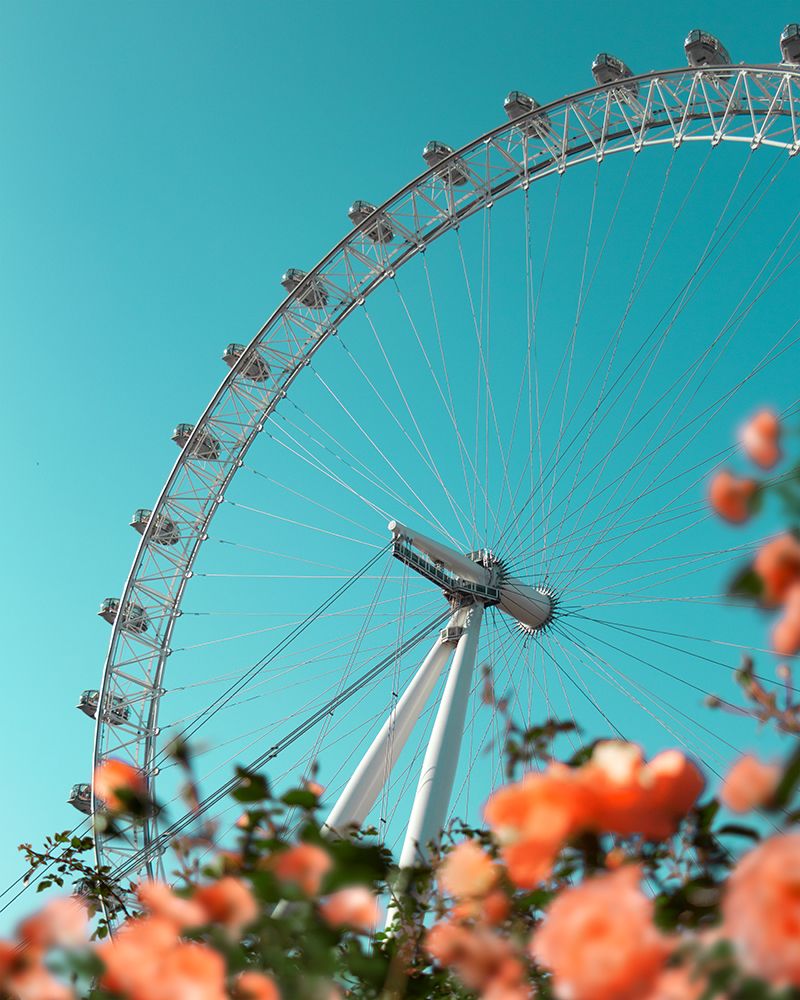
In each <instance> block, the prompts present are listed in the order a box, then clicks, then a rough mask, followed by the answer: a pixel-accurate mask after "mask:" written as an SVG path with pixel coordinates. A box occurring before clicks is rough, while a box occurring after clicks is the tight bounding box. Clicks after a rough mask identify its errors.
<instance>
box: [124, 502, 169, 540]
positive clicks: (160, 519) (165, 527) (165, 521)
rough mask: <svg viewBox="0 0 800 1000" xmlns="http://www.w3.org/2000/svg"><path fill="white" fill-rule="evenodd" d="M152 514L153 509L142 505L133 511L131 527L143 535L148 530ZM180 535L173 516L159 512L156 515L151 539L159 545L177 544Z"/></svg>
mask: <svg viewBox="0 0 800 1000" xmlns="http://www.w3.org/2000/svg"><path fill="white" fill-rule="evenodd" d="M152 516H153V512H152V510H147V509H146V508H145V507H140V508H139V509H138V510H135V511H134V512H133V517H132V518H131V527H132V528H134V529H135V530H136V531H138V532H139V534H140V535H143V534H144V533H145V531H147V526H148V524H150V521H151V519H152ZM180 537H181V536H180V532H179V531H178V526H177V524H175V522H174V521H173V520H172V518H170V517H167V516H166V514H158V515H157V516H156V520H155V522H154V523H153V530H152V531H151V532H150V539H151V541H153V542H157V543H158V544H159V545H175V544H176V543H177V542H178V541H179V539H180Z"/></svg>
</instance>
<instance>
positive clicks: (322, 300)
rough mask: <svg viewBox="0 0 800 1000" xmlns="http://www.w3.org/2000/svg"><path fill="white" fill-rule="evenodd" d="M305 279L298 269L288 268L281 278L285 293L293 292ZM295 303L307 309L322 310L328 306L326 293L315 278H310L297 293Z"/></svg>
mask: <svg viewBox="0 0 800 1000" xmlns="http://www.w3.org/2000/svg"><path fill="white" fill-rule="evenodd" d="M305 277H306V272H305V271H301V270H300V268H299V267H290V268H289V270H288V271H287V272H286V273H285V274H284V275H283V277H282V278H281V284H282V285H283V287H284V288H285V289H286V291H287V292H294V291H295V290H296V289H297V288H298V286H299V285H300V284H301V283H302V282H303V280H304V279H305ZM297 301H298V302H300V303H302V304H303V305H304V306H306V307H307V308H308V309H322V308H324V307H325V306H326V305H327V304H328V293H327V292H326V291H325V289H324V288H323V287H322V284H321V283H320V281H319V280H318V279H317V278H310V279H309V280H308V282H307V283H306V284H305V285H303V287H302V289H300V291H299V292H298V295H297Z"/></svg>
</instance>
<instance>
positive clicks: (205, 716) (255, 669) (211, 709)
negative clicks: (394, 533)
mask: <svg viewBox="0 0 800 1000" xmlns="http://www.w3.org/2000/svg"><path fill="white" fill-rule="evenodd" d="M389 548H390V546H389V545H385V546H384V547H383V548H382V549H380V550H379V551H378V552H376V553H375V555H374V556H372V557H371V558H370V559H368V560H367V562H366V563H364V565H363V566H362V567H361V568H360V569H359V570H357V571H356V572H355V573H354V574H353V576H352V577H351V578H350V579H349V580H348V581H347V582H345V583H343V584H342V585H341V586H340V587H337V589H336V590H335V591H334V592H333V593H332V594H330V595H329V596H328V597H326V598H325V600H324V601H323V602H322V603H321V604H319V605H318V606H317V607H316V608H315V609H314V611H312V612H311V613H310V614H309V615H307V616H306V618H304V619H303V621H302V622H301V623H300V624H299V625H297V626H295V627H294V628H293V629H292V631H291V632H290V633H289V634H288V635H287V636H285V637H284V638H283V639H280V640H279V641H278V642H277V643H276V645H275V646H273V647H272V649H270V651H269V652H268V653H266V654H265V655H264V656H263V657H261V659H260V660H258V661H257V662H256V663H254V664H253V665H252V666H251V667H249V668H248V670H247V671H245V673H244V674H243V675H242V676H241V677H240V678H239V679H238V680H236V681H235V682H234V683H233V684H231V685H230V686H229V687H228V688H227V689H226V690H225V691H223V692H222V694H220V695H218V696H217V698H215V699H214V701H212V702H211V703H210V704H209V705H207V706H206V708H205V709H204V710H203V712H202V714H201V715H200V716H198V718H197V720H196V721H195V723H194V724H193V725H192V726H190V727H189V729H188V730H187V732H185V733H184V734H183V738H184V739H185V740H189V739H190V738H191V737H192V736H193V735H194V734H195V733H196V732H197V731H198V730H199V729H200V728H201V727H202V726H204V725H205V724H206V723H207V722H208V721H209V720H210V719H212V718H213V717H214V716H215V715H216V714H217V713H218V712H219V710H220V708H222V706H223V705H225V704H226V703H227V702H228V701H230V700H231V699H232V698H234V697H236V695H238V694H239V693H240V692H241V691H242V690H243V689H244V688H245V687H246V685H247V684H248V683H249V682H250V681H251V680H252V679H253V678H255V677H257V676H258V675H259V674H260V673H261V672H262V671H263V670H264V669H265V668H266V667H267V666H269V664H270V663H272V662H273V661H274V660H275V658H276V657H277V656H279V655H280V654H281V653H282V652H283V650H284V649H286V647H287V646H288V645H289V644H290V643H291V642H292V641H293V640H294V639H296V638H297V636H298V635H302V634H303V632H304V631H305V630H306V629H307V628H308V627H309V626H310V625H311V624H313V622H315V621H316V620H317V618H319V616H320V615H322V614H323V613H324V612H325V611H327V609H328V608H329V607H330V606H331V605H332V604H334V603H335V602H336V601H337V600H338V599H339V597H340V596H341V595H342V594H345V593H347V591H348V590H349V589H350V587H352V586H353V584H354V583H356V581H357V580H358V579H359V578H360V577H361V576H363V575H364V574H365V573H367V572H369V570H370V569H371V568H372V567H373V566H374V565H375V563H377V562H378V560H379V559H380V558H381V557H382V556H384V555H385V554H386V552H387V551H388V550H389ZM160 760H163V751H162V752H161V753H160V754H158V755H157V756H156V758H155V759H154V760H153V761H152V762H151V766H157V764H158V763H159V762H160Z"/></svg>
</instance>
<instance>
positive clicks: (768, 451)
mask: <svg viewBox="0 0 800 1000" xmlns="http://www.w3.org/2000/svg"><path fill="white" fill-rule="evenodd" d="M739 439H740V441H741V443H742V448H743V449H744V451H745V454H746V455H747V457H748V458H749V459H750V460H751V461H752V462H755V463H756V465H760V466H761V468H762V469H771V468H772V466H773V465H775V464H776V463H777V462H778V461H780V458H781V447H780V439H781V424H780V421H779V420H778V418H777V416H776V415H775V414H774V413H773V412H772V410H760V411H759V412H758V413H756V415H755V416H754V417H752V418H751V419H750V420H749V421H748V422H747V423H746V424H745V425H744V427H742V429H741V432H740V435H739Z"/></svg>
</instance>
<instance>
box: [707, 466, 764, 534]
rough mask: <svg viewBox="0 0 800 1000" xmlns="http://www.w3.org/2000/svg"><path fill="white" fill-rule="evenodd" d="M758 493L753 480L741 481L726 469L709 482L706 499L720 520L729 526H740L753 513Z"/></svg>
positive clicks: (756, 484)
mask: <svg viewBox="0 0 800 1000" xmlns="http://www.w3.org/2000/svg"><path fill="white" fill-rule="evenodd" d="M757 492H758V483H756V481H755V479H741V478H739V477H738V476H735V475H734V474H733V473H732V472H730V471H729V470H728V469H723V470H722V472H718V473H717V475H716V476H714V478H713V479H712V480H711V485H710V486H709V490H708V499H709V502H710V503H711V506H712V508H713V509H714V510H715V511H716V512H717V514H719V516H720V517H721V518H724V520H726V521H729V522H730V523H731V524H742V523H743V522H744V521H746V520H747V519H748V518H749V517H750V515H751V513H752V511H753V500H754V498H755V496H756V493H757Z"/></svg>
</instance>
